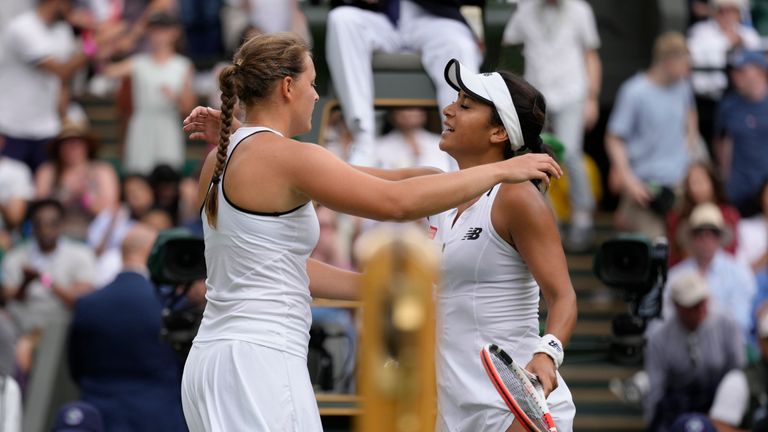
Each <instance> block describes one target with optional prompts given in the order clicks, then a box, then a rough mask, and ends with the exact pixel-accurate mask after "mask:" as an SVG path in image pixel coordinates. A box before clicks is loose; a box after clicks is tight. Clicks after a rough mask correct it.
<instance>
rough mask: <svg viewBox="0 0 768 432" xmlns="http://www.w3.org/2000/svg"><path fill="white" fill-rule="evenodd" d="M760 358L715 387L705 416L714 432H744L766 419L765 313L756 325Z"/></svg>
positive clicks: (767, 341)
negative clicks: (711, 424) (715, 431)
mask: <svg viewBox="0 0 768 432" xmlns="http://www.w3.org/2000/svg"><path fill="white" fill-rule="evenodd" d="M757 336H758V338H759V339H758V344H759V347H760V359H759V361H757V362H756V363H755V364H753V365H750V366H748V367H747V368H745V369H734V370H732V371H730V372H728V374H727V375H726V376H725V377H723V380H722V382H720V385H719V386H718V387H717V393H716V394H715V401H714V403H713V404H712V408H711V409H710V410H709V416H710V417H711V418H712V420H713V421H714V422H715V425H716V426H717V430H718V431H738V432H748V431H751V430H764V429H754V427H755V426H756V425H757V423H758V422H760V421H764V420H766V418H768V314H766V313H763V314H762V316H761V318H760V319H759V321H758V325H757Z"/></svg>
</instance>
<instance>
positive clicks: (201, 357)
mask: <svg viewBox="0 0 768 432" xmlns="http://www.w3.org/2000/svg"><path fill="white" fill-rule="evenodd" d="M181 400H182V404H183V407H184V417H186V419H187V425H188V426H189V430H190V431H191V432H218V431H222V432H230V431H231V432H238V431H257V432H299V431H301V432H314V431H322V430H323V428H322V425H321V423H320V413H319V412H318V409H317V401H316V400H315V393H314V391H313V389H312V384H311V383H310V380H309V373H308V371H307V361H306V359H304V358H301V357H298V356H295V355H292V354H287V353H284V352H282V351H278V350H275V349H271V348H267V347H264V346H261V345H256V344H253V343H249V342H243V341H236V340H225V341H216V342H206V343H196V344H195V345H194V346H193V347H192V350H191V351H190V353H189V357H188V358H187V363H186V365H185V366H184V376H183V378H182V383H181Z"/></svg>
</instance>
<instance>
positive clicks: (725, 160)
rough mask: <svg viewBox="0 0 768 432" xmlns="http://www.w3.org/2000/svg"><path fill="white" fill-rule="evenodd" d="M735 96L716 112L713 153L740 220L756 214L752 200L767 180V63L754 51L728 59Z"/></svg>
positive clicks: (732, 95) (760, 54) (725, 99)
mask: <svg viewBox="0 0 768 432" xmlns="http://www.w3.org/2000/svg"><path fill="white" fill-rule="evenodd" d="M731 65H732V66H733V69H732V71H731V78H732V79H733V85H734V88H735V90H736V91H735V92H733V93H730V94H728V95H727V96H726V97H725V98H723V101H722V102H721V103H720V105H719V106H718V109H717V118H716V121H715V137H716V141H715V152H716V154H717V159H718V162H719V168H720V174H721V175H722V178H723V179H725V190H726V192H727V193H728V199H729V200H730V201H731V203H733V205H735V206H736V208H738V209H739V212H740V213H741V216H742V217H751V216H753V215H754V214H756V213H758V212H759V207H758V206H757V205H755V204H756V203H755V201H754V198H755V197H756V196H757V195H758V193H759V192H760V188H761V187H762V186H763V183H765V181H766V180H768V150H767V149H768V147H766V145H765V137H766V136H768V122H766V121H765V119H766V118H768V77H766V72H768V62H766V59H765V55H764V54H763V53H761V52H756V51H741V52H738V53H736V54H734V55H733V56H732V57H731Z"/></svg>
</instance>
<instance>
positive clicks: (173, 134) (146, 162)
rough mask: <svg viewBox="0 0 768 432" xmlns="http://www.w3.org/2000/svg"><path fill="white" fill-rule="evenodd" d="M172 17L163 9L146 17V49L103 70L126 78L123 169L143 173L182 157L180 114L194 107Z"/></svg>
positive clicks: (177, 163)
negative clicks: (128, 102)
mask: <svg viewBox="0 0 768 432" xmlns="http://www.w3.org/2000/svg"><path fill="white" fill-rule="evenodd" d="M180 32H181V30H180V28H179V23H178V21H177V20H176V19H175V18H174V17H172V16H170V15H168V14H165V13H158V14H155V15H152V16H151V17H149V19H148V22H147V42H148V43H147V46H148V49H147V52H145V53H141V54H136V55H134V56H132V57H129V58H128V59H126V60H123V61H122V62H119V63H113V64H110V65H108V66H106V67H105V68H104V74H106V75H107V76H110V77H116V78H122V77H127V76H131V78H132V82H131V88H132V95H133V97H132V100H133V113H132V115H131V119H130V122H129V125H128V133H127V137H126V143H125V149H124V151H125V154H124V158H123V167H124V169H125V170H126V171H129V172H136V173H141V174H149V172H150V171H151V170H152V168H153V167H155V166H156V165H158V164H161V163H165V164H169V165H171V166H173V167H174V168H176V169H181V168H182V167H183V165H184V161H185V159H186V154H185V141H184V136H183V135H182V131H181V129H180V128H179V124H181V118H180V113H188V112H189V111H191V110H192V108H193V107H194V106H195V97H196V96H195V93H194V89H193V87H192V85H193V79H194V73H195V71H194V67H193V65H192V63H191V62H190V60H189V59H187V58H186V57H183V56H181V55H179V54H177V53H176V45H177V43H178V40H179V37H180V35H181V33H180Z"/></svg>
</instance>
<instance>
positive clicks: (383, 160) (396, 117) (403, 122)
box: [376, 108, 458, 172]
mask: <svg viewBox="0 0 768 432" xmlns="http://www.w3.org/2000/svg"><path fill="white" fill-rule="evenodd" d="M389 121H390V123H391V124H392V127H393V129H392V131H391V132H389V133H388V134H386V135H384V136H382V137H380V138H378V139H377V141H376V159H377V162H378V165H379V167H380V168H384V169H400V168H410V167H417V166H431V167H434V168H438V169H440V170H442V171H445V172H447V171H456V170H457V169H458V167H457V166H456V161H454V160H453V158H452V157H450V156H449V155H448V153H445V152H443V151H442V150H440V135H437V134H434V133H432V132H429V131H428V130H426V129H424V126H425V125H426V123H427V112H426V111H425V110H424V109H422V108H400V109H395V110H392V111H390V114H389Z"/></svg>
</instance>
